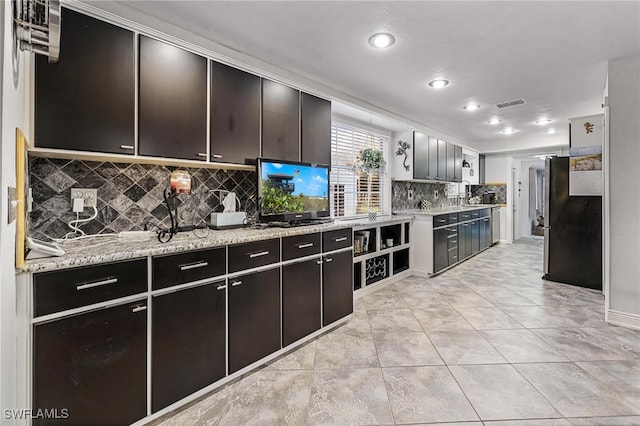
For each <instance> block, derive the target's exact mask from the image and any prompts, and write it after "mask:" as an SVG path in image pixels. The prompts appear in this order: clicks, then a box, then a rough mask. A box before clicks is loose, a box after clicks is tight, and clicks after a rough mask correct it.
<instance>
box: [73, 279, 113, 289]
mask: <svg viewBox="0 0 640 426" xmlns="http://www.w3.org/2000/svg"><path fill="white" fill-rule="evenodd" d="M117 282H118V279H117V278H107V279H106V280H102V281H96V282H93V283H86V284H80V285H78V286H76V290H84V289H87V288H92V287H99V286H101V285H107V284H114V283H117Z"/></svg>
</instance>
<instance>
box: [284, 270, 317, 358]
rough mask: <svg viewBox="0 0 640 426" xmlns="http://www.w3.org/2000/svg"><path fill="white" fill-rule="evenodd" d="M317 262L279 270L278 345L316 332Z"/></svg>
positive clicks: (287, 343)
mask: <svg viewBox="0 0 640 426" xmlns="http://www.w3.org/2000/svg"><path fill="white" fill-rule="evenodd" d="M321 263H322V261H321V260H320V259H312V260H307V261H304V262H297V263H292V264H290V265H286V266H283V267H282V345H283V346H287V345H289V344H291V343H293V342H295V341H297V340H299V339H301V338H303V337H304V336H307V335H309V334H311V333H313V332H314V331H316V330H318V329H320V297H321V294H320V264H321Z"/></svg>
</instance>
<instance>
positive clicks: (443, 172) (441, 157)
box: [436, 139, 447, 180]
mask: <svg viewBox="0 0 640 426" xmlns="http://www.w3.org/2000/svg"><path fill="white" fill-rule="evenodd" d="M436 179H437V180H447V142H446V141H443V140H442V139H438V171H437V173H436Z"/></svg>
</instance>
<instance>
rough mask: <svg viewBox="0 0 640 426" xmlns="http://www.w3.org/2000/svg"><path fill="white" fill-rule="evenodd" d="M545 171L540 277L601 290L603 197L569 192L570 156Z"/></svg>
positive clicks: (553, 160)
mask: <svg viewBox="0 0 640 426" xmlns="http://www.w3.org/2000/svg"><path fill="white" fill-rule="evenodd" d="M545 173H546V178H545V203H544V224H545V226H544V275H543V278H544V279H546V280H550V281H556V282H560V283H565V284H572V285H577V286H580V287H587V288H592V289H597V290H602V197H601V196H570V195H569V157H556V158H549V159H547V160H546V164H545Z"/></svg>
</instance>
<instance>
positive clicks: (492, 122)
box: [489, 117, 502, 126]
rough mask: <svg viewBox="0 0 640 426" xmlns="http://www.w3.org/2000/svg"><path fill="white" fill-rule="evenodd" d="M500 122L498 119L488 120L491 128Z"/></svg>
mask: <svg viewBox="0 0 640 426" xmlns="http://www.w3.org/2000/svg"><path fill="white" fill-rule="evenodd" d="M501 121H502V120H500V119H499V118H496V117H494V118H492V119H491V120H489V124H491V125H492V126H495V125H496V124H498V123H500V122H501Z"/></svg>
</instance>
